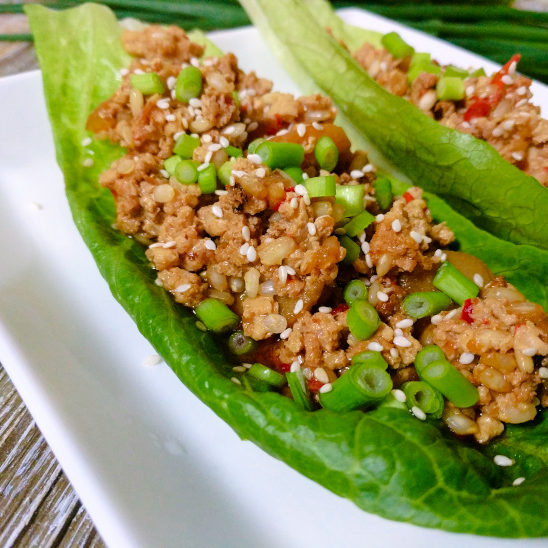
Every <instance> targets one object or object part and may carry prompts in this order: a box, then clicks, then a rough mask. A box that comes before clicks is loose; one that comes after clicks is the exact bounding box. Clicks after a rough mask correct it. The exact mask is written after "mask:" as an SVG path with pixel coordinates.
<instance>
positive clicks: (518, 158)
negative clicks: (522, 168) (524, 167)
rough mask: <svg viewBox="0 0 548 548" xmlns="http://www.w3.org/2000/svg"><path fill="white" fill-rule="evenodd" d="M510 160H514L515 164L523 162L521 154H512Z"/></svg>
mask: <svg viewBox="0 0 548 548" xmlns="http://www.w3.org/2000/svg"><path fill="white" fill-rule="evenodd" d="M512 158H513V159H514V160H516V162H521V160H523V152H512Z"/></svg>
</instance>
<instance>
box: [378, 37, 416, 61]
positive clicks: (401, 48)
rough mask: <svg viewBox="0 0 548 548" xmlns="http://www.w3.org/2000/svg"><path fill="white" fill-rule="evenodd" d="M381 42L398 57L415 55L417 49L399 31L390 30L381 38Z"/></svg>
mask: <svg viewBox="0 0 548 548" xmlns="http://www.w3.org/2000/svg"><path fill="white" fill-rule="evenodd" d="M381 44H382V45H383V46H384V47H385V48H386V49H387V50H388V51H389V52H390V53H391V54H392V56H393V57H395V58H396V59H400V58H401V57H407V56H409V55H413V53H415V50H414V48H413V47H412V46H410V45H409V44H408V43H407V42H405V41H404V39H403V38H402V37H401V36H400V35H399V34H398V33H397V32H389V33H388V34H385V35H384V36H383V37H382V38H381Z"/></svg>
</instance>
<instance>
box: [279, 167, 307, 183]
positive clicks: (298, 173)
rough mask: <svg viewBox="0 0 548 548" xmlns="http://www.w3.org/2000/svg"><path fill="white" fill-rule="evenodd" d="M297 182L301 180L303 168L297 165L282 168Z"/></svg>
mask: <svg viewBox="0 0 548 548" xmlns="http://www.w3.org/2000/svg"><path fill="white" fill-rule="evenodd" d="M283 171H284V172H285V173H287V174H288V175H289V176H290V177H291V178H292V179H293V180H294V181H295V182H296V183H297V184H300V183H302V182H303V170H302V169H301V168H300V167H299V166H289V167H286V168H284V169H283Z"/></svg>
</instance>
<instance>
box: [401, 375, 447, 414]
mask: <svg viewBox="0 0 548 548" xmlns="http://www.w3.org/2000/svg"><path fill="white" fill-rule="evenodd" d="M401 389H402V390H403V392H404V394H405V396H406V400H405V403H406V404H407V407H408V408H409V409H412V408H413V407H418V408H419V409H420V410H421V411H424V412H425V413H426V414H427V415H431V416H432V418H434V419H439V418H440V417H441V415H442V413H443V407H444V401H443V396H442V395H441V393H440V392H439V391H438V390H436V389H435V388H434V387H432V386H430V385H429V384H428V383H426V382H422V381H411V382H404V383H403V384H402V386H401Z"/></svg>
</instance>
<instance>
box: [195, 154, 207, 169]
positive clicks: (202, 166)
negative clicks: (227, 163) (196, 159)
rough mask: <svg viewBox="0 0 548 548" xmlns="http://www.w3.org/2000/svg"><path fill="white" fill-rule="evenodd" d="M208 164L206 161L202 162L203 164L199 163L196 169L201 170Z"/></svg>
mask: <svg viewBox="0 0 548 548" xmlns="http://www.w3.org/2000/svg"><path fill="white" fill-rule="evenodd" d="M208 154H209V152H208ZM208 165H209V162H207V163H206V162H204V163H203V164H200V165H199V166H198V167H197V168H196V169H197V170H198V171H203V170H204V169H205V168H206V167H207V166H208Z"/></svg>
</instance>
